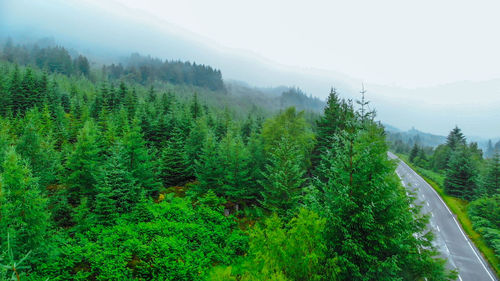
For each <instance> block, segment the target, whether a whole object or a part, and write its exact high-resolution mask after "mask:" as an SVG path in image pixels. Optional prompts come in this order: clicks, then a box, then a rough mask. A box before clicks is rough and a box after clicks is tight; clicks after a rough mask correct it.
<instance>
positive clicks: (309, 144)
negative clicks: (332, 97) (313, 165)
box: [262, 107, 314, 168]
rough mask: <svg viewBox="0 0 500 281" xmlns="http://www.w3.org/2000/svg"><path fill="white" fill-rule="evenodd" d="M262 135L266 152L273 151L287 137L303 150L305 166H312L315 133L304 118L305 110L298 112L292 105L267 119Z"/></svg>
mask: <svg viewBox="0 0 500 281" xmlns="http://www.w3.org/2000/svg"><path fill="white" fill-rule="evenodd" d="M262 137H263V140H264V149H265V151H266V152H270V151H272V150H273V149H274V147H276V146H277V145H278V144H279V143H280V142H281V141H282V138H286V139H287V140H288V141H290V142H292V143H293V144H294V145H296V147H297V148H298V149H300V150H301V152H302V156H303V157H302V160H303V164H302V165H303V167H304V168H308V167H309V166H310V156H311V151H312V149H313V146H314V135H313V134H312V131H311V128H310V127H309V125H308V124H307V122H306V120H305V118H304V111H301V112H297V111H296V110H295V108H294V107H290V108H288V109H286V110H285V111H284V112H282V113H280V114H279V115H277V116H276V117H274V118H271V119H268V120H266V122H265V123H264V126H263V128H262Z"/></svg>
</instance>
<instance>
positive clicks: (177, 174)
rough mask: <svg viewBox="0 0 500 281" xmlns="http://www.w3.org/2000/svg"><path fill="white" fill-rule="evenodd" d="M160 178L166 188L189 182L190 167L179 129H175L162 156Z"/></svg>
mask: <svg viewBox="0 0 500 281" xmlns="http://www.w3.org/2000/svg"><path fill="white" fill-rule="evenodd" d="M159 166H160V177H161V179H162V181H163V185H164V186H165V187H170V186H175V185H183V184H185V183H186V181H187V180H188V177H187V176H186V175H187V174H188V166H187V164H186V151H185V149H184V138H183V136H182V133H181V132H180V130H179V129H175V130H174V132H173V135H172V137H171V138H170V139H169V140H168V141H167V143H166V144H165V147H164V148H163V149H162V151H161V156H160V164H159Z"/></svg>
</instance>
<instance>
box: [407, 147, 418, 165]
mask: <svg viewBox="0 0 500 281" xmlns="http://www.w3.org/2000/svg"><path fill="white" fill-rule="evenodd" d="M418 154H419V147H418V145H417V143H415V144H414V145H413V148H412V149H411V151H410V157H409V158H408V159H409V160H410V162H412V163H413V161H415V158H416V157H417V156H418Z"/></svg>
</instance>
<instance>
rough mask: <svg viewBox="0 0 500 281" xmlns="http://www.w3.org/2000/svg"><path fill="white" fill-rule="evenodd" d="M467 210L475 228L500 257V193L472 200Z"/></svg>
mask: <svg viewBox="0 0 500 281" xmlns="http://www.w3.org/2000/svg"><path fill="white" fill-rule="evenodd" d="M467 211H468V215H469V217H470V218H471V220H472V225H473V227H474V229H475V230H476V231H477V232H479V233H480V234H481V236H483V237H484V239H485V240H486V242H487V243H488V245H489V246H490V247H491V248H493V249H494V251H495V254H496V256H497V257H499V258H500V195H499V194H496V195H494V196H492V197H488V198H481V199H478V200H475V201H472V202H471V203H470V204H469V206H468V208H467Z"/></svg>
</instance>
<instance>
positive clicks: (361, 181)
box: [316, 123, 454, 280]
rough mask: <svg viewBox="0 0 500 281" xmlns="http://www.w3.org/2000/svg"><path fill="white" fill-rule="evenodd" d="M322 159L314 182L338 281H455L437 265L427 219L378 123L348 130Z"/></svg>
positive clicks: (438, 261)
mask: <svg viewBox="0 0 500 281" xmlns="http://www.w3.org/2000/svg"><path fill="white" fill-rule="evenodd" d="M331 150H335V151H334V152H333V153H332V152H330V151H328V152H327V153H326V154H325V155H324V157H323V160H322V165H321V166H320V167H321V172H322V173H323V174H324V178H325V181H319V180H317V181H316V185H317V186H318V188H319V190H321V191H323V192H321V193H318V196H319V198H320V202H321V205H320V206H319V208H318V209H319V210H318V211H319V212H320V213H322V214H323V216H325V217H326V219H327V220H326V221H327V225H326V227H325V229H326V234H325V235H326V236H325V237H326V241H327V245H326V246H327V249H328V252H327V256H328V257H329V258H336V259H337V264H338V266H339V267H340V272H339V276H338V277H339V280H420V279H424V278H428V279H429V280H454V279H453V278H454V276H453V275H450V274H448V273H445V271H444V261H442V260H437V259H436V255H437V252H436V251H435V249H434V248H433V246H432V243H431V242H432V241H431V240H432V236H431V235H429V234H425V233H426V230H425V228H426V224H427V219H426V217H422V216H421V215H419V212H418V209H414V210H412V207H411V206H410V203H411V200H409V199H408V198H407V197H406V195H405V191H404V189H402V188H401V186H400V184H399V180H398V179H397V177H396V176H395V174H394V168H395V167H394V163H393V162H392V161H391V160H389V159H388V158H387V144H386V141H385V138H384V130H383V128H382V127H379V126H377V125H375V124H369V123H365V124H364V129H362V130H356V131H353V132H349V131H344V132H342V133H341V135H339V136H338V137H337V142H336V143H334V146H333V147H332V149H331Z"/></svg>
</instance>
